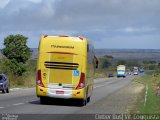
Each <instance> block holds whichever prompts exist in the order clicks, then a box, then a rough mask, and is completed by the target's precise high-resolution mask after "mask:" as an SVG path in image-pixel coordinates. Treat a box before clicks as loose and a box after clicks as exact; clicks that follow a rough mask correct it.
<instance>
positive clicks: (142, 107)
mask: <svg viewBox="0 0 160 120" xmlns="http://www.w3.org/2000/svg"><path fill="white" fill-rule="evenodd" d="M136 81H137V82H140V83H142V84H144V85H145V86H146V92H144V94H143V96H144V97H143V100H140V101H138V103H137V106H138V111H139V112H140V113H142V114H147V113H150V114H151V113H153V114H156V113H157V114H159V113H160V106H159V104H160V96H158V95H157V87H158V86H160V70H158V69H157V70H156V71H152V72H149V73H147V74H146V75H144V76H142V77H140V78H138V79H136ZM145 99H146V101H145Z"/></svg>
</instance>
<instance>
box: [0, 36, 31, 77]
mask: <svg viewBox="0 0 160 120" xmlns="http://www.w3.org/2000/svg"><path fill="white" fill-rule="evenodd" d="M27 39H28V38H27V37H25V36H23V35H20V34H17V35H9V36H8V37H6V38H5V39H4V46H5V48H4V49H3V50H2V53H3V55H4V56H6V58H8V60H9V62H8V65H9V67H10V69H11V71H12V72H13V73H14V74H15V75H18V76H21V75H22V74H23V73H24V72H25V71H26V65H25V63H26V62H27V60H28V59H29V58H30V56H31V53H30V49H29V48H28V46H27V45H26V44H27Z"/></svg>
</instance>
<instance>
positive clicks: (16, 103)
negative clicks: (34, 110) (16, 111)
mask: <svg viewBox="0 0 160 120" xmlns="http://www.w3.org/2000/svg"><path fill="white" fill-rule="evenodd" d="M23 104H24V103H16V104H13V105H14V106H17V105H23Z"/></svg>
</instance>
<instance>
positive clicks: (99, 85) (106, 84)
mask: <svg viewBox="0 0 160 120" xmlns="http://www.w3.org/2000/svg"><path fill="white" fill-rule="evenodd" d="M106 85H108V84H104V85H99V86H95V87H94V88H99V87H103V86H106Z"/></svg>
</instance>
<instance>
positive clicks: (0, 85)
mask: <svg viewBox="0 0 160 120" xmlns="http://www.w3.org/2000/svg"><path fill="white" fill-rule="evenodd" d="M0 91H2V93H9V80H8V79H7V77H6V76H5V75H4V74H0Z"/></svg>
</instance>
